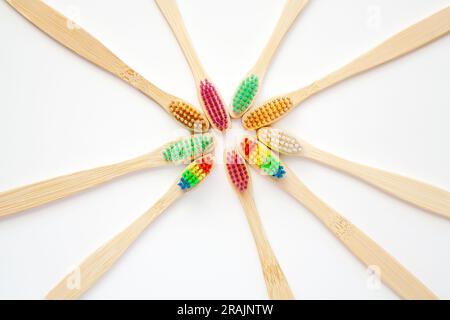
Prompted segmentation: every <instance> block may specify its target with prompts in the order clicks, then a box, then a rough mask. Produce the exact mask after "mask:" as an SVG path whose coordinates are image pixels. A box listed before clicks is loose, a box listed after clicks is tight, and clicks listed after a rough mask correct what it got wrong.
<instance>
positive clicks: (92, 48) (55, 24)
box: [7, 0, 171, 108]
mask: <svg viewBox="0 0 450 320" xmlns="http://www.w3.org/2000/svg"><path fill="white" fill-rule="evenodd" d="M7 1H8V3H9V4H10V5H11V6H12V7H14V8H15V9H16V10H17V11H18V12H19V13H20V14H22V15H23V16H24V17H25V18H27V19H28V20H29V21H30V22H32V23H33V24H34V25H36V26H37V27H38V28H39V29H41V30H42V31H44V32H45V33H47V34H48V35H49V36H50V37H52V38H53V39H55V40H56V41H58V42H59V43H61V44H62V45H64V46H66V47H67V48H69V49H70V50H72V51H74V52H75V53H77V54H78V55H80V56H81V57H83V58H85V59H86V60H88V61H90V62H92V63H94V64H96V65H97V66H99V67H101V68H103V69H104V70H106V71H108V72H110V73H112V74H114V75H116V76H118V77H120V78H121V79H122V80H124V81H126V82H128V83H130V84H131V85H132V86H134V87H136V88H138V89H139V90H141V91H142V92H143V93H144V94H145V95H147V96H148V97H150V98H152V99H153V100H155V101H156V102H158V103H159V104H160V105H161V106H162V107H164V108H167V104H168V102H169V103H170V98H171V97H170V96H169V95H167V94H166V93H165V92H163V91H162V90H160V89H159V88H157V87H156V86H154V85H153V84H151V83H150V82H149V81H147V80H145V79H144V78H143V77H142V76H141V75H139V74H138V73H137V72H136V71H134V70H133V69H131V68H130V67H129V66H127V65H126V64H125V63H124V62H123V61H122V60H120V59H119V58H118V57H117V56H116V55H115V54H114V53H112V52H111V50H109V49H108V48H107V47H105V46H104V45H103V44H102V43H101V42H100V41H99V40H97V39H96V38H94V37H93V36H92V35H91V34H89V33H88V32H86V31H85V30H84V29H82V28H81V27H79V26H78V25H76V24H75V22H73V21H71V20H70V19H68V18H67V17H65V16H63V15H62V14H60V13H59V12H57V11H56V10H54V9H53V8H51V7H50V6H48V5H46V4H45V3H44V2H43V1H40V0H7Z"/></svg>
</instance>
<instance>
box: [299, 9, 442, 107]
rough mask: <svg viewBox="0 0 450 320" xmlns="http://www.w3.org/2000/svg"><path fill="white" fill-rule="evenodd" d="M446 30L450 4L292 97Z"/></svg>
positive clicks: (413, 47)
mask: <svg viewBox="0 0 450 320" xmlns="http://www.w3.org/2000/svg"><path fill="white" fill-rule="evenodd" d="M449 31H450V7H447V8H445V9H443V10H441V11H439V12H437V13H435V14H433V15H432V16H430V17H428V18H426V19H424V20H422V21H420V22H418V23H416V24H414V25H412V26H411V27H409V28H407V29H405V30H403V31H401V32H400V33H397V34H396V35H394V36H393V37H391V38H390V39H388V40H387V41H385V42H383V43H382V44H380V45H379V46H377V47H376V48H374V49H373V50H371V51H369V52H367V53H365V54H364V55H362V56H360V57H359V58H357V59H356V60H354V61H353V62H351V63H349V64H347V65H346V66H344V67H343V68H341V69H339V70H337V71H335V72H333V73H331V74H330V75H328V76H326V77H325V78H323V79H321V80H319V81H317V82H314V83H313V84H311V85H310V86H309V87H306V88H304V89H300V90H298V91H297V92H295V93H294V94H293V98H294V100H296V102H298V101H302V100H303V99H306V98H307V97H309V96H310V95H312V94H315V93H317V92H319V91H321V90H323V89H325V88H328V87H330V86H332V85H334V84H336V83H338V82H340V81H343V80H345V79H347V78H350V77H352V76H354V75H357V74H359V73H361V72H364V71H366V70H369V69H371V68H374V67H376V66H378V65H381V64H383V63H386V62H388V61H390V60H393V59H396V58H398V57H401V56H403V55H405V54H407V53H409V52H411V51H413V50H416V49H418V48H420V47H422V46H424V45H426V44H428V43H430V42H432V41H434V40H436V39H438V38H439V37H442V36H444V35H446V34H447V33H448V32H449Z"/></svg>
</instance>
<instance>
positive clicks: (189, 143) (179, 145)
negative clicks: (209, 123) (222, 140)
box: [162, 133, 214, 162]
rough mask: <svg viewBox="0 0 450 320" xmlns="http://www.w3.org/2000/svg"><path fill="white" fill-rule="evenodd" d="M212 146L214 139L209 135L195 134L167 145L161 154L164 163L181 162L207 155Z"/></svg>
mask: <svg viewBox="0 0 450 320" xmlns="http://www.w3.org/2000/svg"><path fill="white" fill-rule="evenodd" d="M213 146H214V137H213V135H212V134H211V133H205V134H196V135H192V136H189V137H187V138H184V139H181V140H178V141H175V142H172V143H170V144H168V145H167V146H166V147H165V148H164V150H163V151H162V154H163V157H164V160H166V161H171V162H182V161H187V160H194V159H196V158H198V157H200V156H202V155H203V154H205V153H208V152H209V151H211V149H212V147H213Z"/></svg>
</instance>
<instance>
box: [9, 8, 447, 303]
mask: <svg viewBox="0 0 450 320" xmlns="http://www.w3.org/2000/svg"><path fill="white" fill-rule="evenodd" d="M46 2H47V3H48V4H50V5H52V6H53V7H54V8H56V9H58V10H59V11H61V12H63V13H65V14H66V15H69V14H71V13H73V12H75V13H77V11H78V13H79V18H77V20H78V21H79V24H80V25H82V26H83V27H84V28H85V29H86V30H88V31H89V32H90V33H91V34H93V35H94V36H96V37H97V38H98V39H100V40H101V41H102V42H103V43H104V44H105V45H106V46H108V47H109V48H110V49H112V51H113V52H115V53H116V54H117V55H118V56H119V57H121V58H122V59H123V60H124V61H125V62H126V63H128V64H129V65H131V66H132V67H134V68H135V69H136V70H137V71H138V72H140V73H142V74H143V75H144V76H145V77H146V78H148V79H149V80H150V81H152V82H154V83H155V84H157V85H158V86H160V87H161V88H162V89H164V90H166V91H168V92H171V93H173V94H175V95H177V96H179V97H182V98H184V99H186V100H187V101H190V102H192V103H195V104H196V105H198V103H197V100H196V99H197V97H196V93H195V87H194V82H193V79H192V76H191V74H190V70H189V67H188V65H187V63H186V61H185V60H184V57H183V55H182V53H181V50H180V49H179V47H178V45H177V43H176V40H175V38H174V37H173V35H172V34H171V31H170V29H169V27H168V25H167V24H166V22H165V20H164V19H163V17H162V15H161V14H160V12H159V10H158V8H157V6H156V4H155V3H154V2H153V1H151V0H135V1H108V0H95V1H92V0H78V1H75V0H58V1H57V0H46ZM283 3H284V1H281V0H245V1H241V0H228V1H219V0H214V1H207V0H189V1H187V0H179V6H180V10H181V12H182V15H183V17H184V19H185V23H186V25H187V28H188V30H189V32H190V35H191V38H192V40H193V43H194V46H195V47H196V49H197V51H198V55H199V56H200V58H201V60H202V62H203V63H204V66H205V68H206V70H207V72H208V73H209V74H210V76H211V78H212V79H213V80H214V82H215V83H216V84H217V86H218V87H219V88H220V89H221V91H222V94H223V96H224V97H225V98H226V100H227V101H230V100H231V96H232V94H233V92H234V89H235V87H236V86H237V84H238V83H239V81H240V80H241V79H242V77H243V76H244V74H245V73H246V72H247V71H248V70H249V69H250V67H251V66H252V65H253V63H254V62H255V61H256V59H257V57H258V55H259V53H260V52H261V50H262V48H263V46H264V45H265V42H266V41H267V39H268V37H269V35H270V33H271V31H272V29H273V27H274V25H275V23H276V21H277V19H278V17H279V14H280V12H281V9H282V6H283ZM449 4H450V2H449V1H448V0H427V1H424V0H414V1H413V0H396V1H391V0H341V1H332V0H314V1H310V3H309V5H308V6H307V7H306V8H305V10H304V12H303V13H302V14H301V15H300V17H299V19H298V20H297V22H296V23H295V24H294V26H293V28H292V30H291V32H290V33H289V34H288V36H287V37H286V39H285V41H284V42H283V44H282V46H281V47H280V49H279V51H278V53H277V55H276V56H275V59H274V61H273V63H272V65H271V67H270V70H269V72H268V74H267V78H266V81H265V83H264V85H263V87H262V92H261V96H260V101H261V100H263V99H267V98H269V97H271V96H273V95H278V94H281V93H284V92H288V91H291V90H294V89H297V88H299V87H301V86H304V85H307V84H309V83H310V82H312V81H314V80H316V79H318V78H320V77H321V76H324V75H326V74H327V73H328V72H330V71H333V70H335V69H336V68H338V67H340V66H341V65H343V64H344V63H347V62H349V61H350V60H352V59H353V58H355V57H356V56H358V55H359V54H361V53H363V52H365V51H366V50H368V49H370V48H372V47H373V46H374V45H376V44H378V43H380V42H381V41H382V40H384V39H385V38H387V37H388V36H390V35H392V34H394V33H396V32H398V31H400V30H401V29H403V28H405V27H407V26H409V25H411V24H412V23H415V22H417V21H419V20H421V19H422V18H425V17H427V16H429V15H430V14H432V13H433V12H435V11H437V10H439V9H441V8H443V7H445V6H447V5H449ZM377 11H379V12H380V16H379V17H378V18H379V20H378V22H379V23H378V25H377V23H376V22H377V20H373V18H374V14H376V12H377ZM75 16H76V15H75ZM375 18H377V17H376V16H375ZM374 21H375V23H373V22H374ZM0 24H1V28H0V43H1V47H0V48H1V50H0V70H1V71H0V88H1V89H0V90H1V101H0V150H1V154H0V190H2V191H5V190H8V189H11V188H14V187H18V186H22V185H26V184H29V183H32V182H36V181H40V180H43V179H48V178H51V177H55V176H58V175H62V174H67V173H71V172H75V171H78V170H82V169H88V168H93V167H96V166H100V165H104V164H110V163H114V162H118V161H121V160H126V159H129V158H132V157H134V156H137V155H140V154H144V153H146V152H148V151H151V150H153V149H155V148H156V147H158V146H160V145H161V144H163V143H165V142H166V141H168V140H170V139H173V138H177V137H178V136H180V135H183V134H186V132H185V131H184V130H183V129H180V128H179V127H178V125H177V124H176V123H175V122H174V121H172V120H171V119H170V118H169V117H168V116H167V115H166V114H165V112H163V111H162V110H161V109H160V108H159V107H158V106H157V105H156V104H155V103H154V102H152V101H150V100H148V99H147V98H146V97H145V96H144V95H142V94H140V93H139V92H137V91H136V90H134V89H133V88H131V87H129V86H128V85H127V84H125V83H123V82H122V81H120V80H119V79H117V78H115V77H113V76H112V75H110V74H109V73H107V72H104V71H102V70H100V69H98V68H97V67H96V66H94V65H92V64H90V63H88V62H86V61H84V60H83V59H82V58H80V57H79V56H77V55H75V54H73V53H72V52H70V51H69V50H67V49H65V48H64V47H62V46H61V45H60V44H58V43H56V42H55V41H54V40H52V39H50V38H49V37H48V36H47V35H45V34H44V33H42V32H41V31H39V30H38V29H37V28H36V27H34V26H33V25H32V24H30V23H29V22H28V21H26V20H25V19H24V18H23V17H22V16H21V15H19V14H18V13H17V12H16V11H15V10H14V9H12V8H11V7H10V6H9V5H8V4H7V3H6V2H5V1H1V2H0ZM449 56H450V38H449V37H448V36H447V37H444V38H442V39H440V40H438V41H437V42H434V43H433V44H431V45H429V46H427V47H425V48H423V49H421V50H419V51H416V52H414V53H412V54H410V55H408V56H406V57H404V58H402V59H399V60H396V61H394V62H392V63H389V64H387V65H384V66H382V67H379V68H377V69H375V70H372V71H370V72H367V73H365V74H363V75H360V76H358V77H356V78H353V79H350V80H348V81H345V82H344V83H342V84H340V85H337V86H335V87H333V88H331V89H329V90H326V91H325V92H323V93H321V94H319V95H317V96H316V97H314V98H312V99H310V100H308V101H306V102H305V103H304V105H303V106H302V107H301V108H298V109H297V110H296V111H295V112H293V113H292V114H291V115H290V116H289V117H287V118H285V119H283V120H282V121H281V122H280V123H279V126H280V127H282V128H284V129H287V130H289V131H291V132H292V133H294V134H296V135H297V136H299V137H301V138H303V139H305V140H306V141H308V142H310V143H312V144H314V145H315V146H317V147H319V148H322V149H324V150H326V151H330V152H333V153H335V154H338V155H340V156H342V157H345V158H348V159H351V160H354V161H358V162H361V163H364V164H369V165H373V166H376V167H379V168H382V169H386V170H389V171H394V172H398V173H401V174H404V175H407V176H410V177H414V178H417V179H419V180H423V181H426V182H429V183H432V184H435V185H437V186H440V187H443V188H445V189H448V190H450V169H449V163H450V151H449V150H450V149H449V148H448V146H449V141H450V125H449V119H450V91H449V83H450V59H449ZM233 125H234V131H233V132H231V133H230V135H229V136H230V139H229V140H228V142H227V143H228V144H231V143H232V137H235V136H237V135H239V134H240V133H241V130H242V129H240V123H239V122H238V121H235V122H234V123H233ZM237 133H239V134H237ZM221 157H222V155H221V150H220V148H219V150H218V158H220V159H221ZM286 161H287V163H288V164H289V165H290V166H291V168H292V169H293V170H294V171H295V172H296V173H297V174H298V176H299V177H301V178H302V179H303V180H304V182H305V183H306V184H307V185H308V186H309V187H310V188H311V189H312V190H313V191H314V192H315V193H316V194H317V195H319V196H320V197H321V198H322V199H324V200H325V201H326V202H327V203H329V204H330V205H331V206H332V207H334V208H335V209H337V210H338V211H339V212H341V213H342V214H343V215H344V216H346V217H347V218H349V219H350V220H351V221H352V222H353V223H354V224H356V225H357V226H358V227H359V228H361V229H362V230H364V231H365V232H366V233H367V234H368V235H370V236H371V237H372V238H373V239H374V240H376V241H377V242H378V243H379V244H380V245H381V246H383V247H384V248H385V249H386V250H387V251H389V252H390V253H391V254H392V255H394V256H395V257H396V258H397V259H398V260H399V261H400V262H401V263H402V264H403V265H404V266H405V267H407V268H408V269H409V270H410V271H411V272H413V273H414V274H415V275H416V276H417V277H418V278H420V279H421V280H422V281H423V282H424V283H425V284H426V285H427V286H428V287H429V288H431V289H432V290H433V291H434V292H435V293H436V294H437V295H438V296H439V297H441V298H445V299H449V298H450V274H449V270H450V249H449V248H450V222H449V221H448V220H445V219H443V218H440V217H438V216H435V215H432V214H429V213H426V212H424V211H422V210H419V209H416V208H414V207H412V206H410V205H407V204H405V203H403V202H400V201H398V200H396V199H394V198H392V197H390V196H387V195H385V194H383V193H382V192H379V191H377V190H375V189H373V188H372V187H370V186H367V185H365V184H363V183H361V182H359V181H357V180H355V179H353V178H351V177H348V176H346V175H343V174H341V173H338V172H336V171H334V170H332V169H328V168H325V167H323V166H321V165H318V164H315V163H312V162H310V161H306V160H300V159H287V160H286ZM181 169H182V168H173V167H172V168H170V167H169V168H164V169H154V170H149V171H147V172H141V173H137V174H133V175H131V176H129V177H124V178H121V179H119V180H116V181H114V182H112V183H109V184H106V185H103V186H101V187H98V188H95V189H91V190H89V191H87V192H84V193H82V194H79V195H76V196H74V197H70V198H67V199H64V200H62V201H58V202H56V203H52V204H49V205H47V206H44V207H41V208H38V209H34V210H30V211H28V212H26V213H23V214H19V215H15V216H11V217H8V218H6V219H2V220H1V221H0V298H2V299H11V298H37V299H40V298H43V297H44V296H45V294H46V293H47V292H48V290H49V289H50V288H51V287H52V286H53V285H54V284H56V283H57V282H58V281H59V280H60V279H61V278H62V277H63V276H64V275H65V274H66V273H67V272H68V271H69V270H70V268H71V267H73V266H75V265H77V264H78V263H79V262H81V261H82V260H83V258H85V257H86V256H87V255H88V254H90V253H91V252H92V251H93V250H94V249H96V248H97V247H98V246H99V245H101V244H103V243H104V242H105V241H106V240H108V239H109V238H111V237H112V236H113V235H115V234H116V233H117V232H118V231H120V230H121V229H122V228H124V227H125V226H127V225H128V224H129V223H130V222H131V221H133V220H134V219H135V218H136V217H138V216H139V215H140V214H142V213H143V212H144V211H146V210H147V208H149V207H150V206H151V205H152V204H153V203H154V202H155V201H156V200H157V199H158V198H159V197H160V196H161V195H162V194H163V193H164V191H165V189H166V188H168V187H169V186H170V184H171V183H173V181H174V180H175V179H176V177H177V175H178V174H179V172H180V171H181ZM253 181H254V191H255V197H256V201H257V205H258V208H259V211H260V214H261V216H262V220H263V223H264V225H265V228H266V231H267V234H268V237H269V240H270V242H271V244H272V246H273V248H274V251H275V252H276V254H277V257H278V259H279V261H280V263H281V265H282V267H283V269H284V272H285V274H286V276H287V278H288V280H289V282H290V285H291V287H292V289H293V291H294V293H295V295H296V297H297V298H299V299H350V298H353V299H397V296H396V295H395V294H394V293H393V292H392V291H391V290H390V289H388V288H387V287H385V286H381V287H380V288H378V289H374V288H372V287H371V286H368V284H367V283H368V273H367V272H366V269H365V267H364V266H363V265H362V264H361V263H360V262H359V261H358V260H356V258H354V257H353V256H352V254H350V253H349V252H348V251H347V250H346V248H345V247H344V246H342V245H341V244H340V243H339V242H338V241H337V240H336V239H335V238H334V236H333V235H331V234H330V233H329V232H328V231H327V229H325V227H323V226H322V225H321V224H320V222H318V220H316V219H315V217H314V216H313V215H312V214H310V213H309V212H308V211H307V210H306V209H304V208H303V207H302V206H301V205H300V204H299V203H297V202H296V201H295V200H293V199H292V198H290V197H289V196H288V195H287V194H285V193H283V192H282V191H280V190H278V189H277V188H276V186H275V185H273V184H270V183H268V182H267V181H266V180H265V179H263V178H261V177H259V176H256V174H253ZM84 298H87V299H103V298H105V299H110V298H120V299H122V298H124V299H129V298H137V299H144V298H145V299H166V298H186V299H187V298H189V299H197V298H199V299H201V298H210V299H222V298H223V299H241V298H242V299H265V298H267V295H266V291H265V285H264V281H263V277H262V273H261V269H260V266H259V260H258V257H257V253H256V249H255V245H254V242H253V239H252V236H251V234H250V230H249V228H248V225H247V222H246V220H245V216H244V213H243V211H242V209H241V207H240V204H239V202H238V199H237V197H236V196H235V194H234V193H233V191H232V189H231V188H230V187H229V185H228V183H227V181H226V179H225V173H224V170H223V168H222V165H219V166H218V167H217V169H216V170H215V171H214V173H213V174H212V176H211V177H210V178H209V179H208V180H207V181H206V182H205V183H204V184H203V185H201V186H200V187H199V188H198V189H197V190H195V191H193V192H190V193H189V194H188V195H186V196H185V197H184V198H183V199H181V200H180V201H179V202H177V203H176V204H175V205H174V206H172V207H171V208H169V209H168V210H167V211H166V212H165V214H164V215H163V216H162V217H161V218H160V219H158V220H157V221H156V222H155V223H154V224H153V225H152V226H151V227H150V228H149V229H148V230H147V231H146V232H145V233H144V234H143V236H142V237H141V238H140V239H139V240H138V241H137V243H135V245H133V247H132V248H131V250H129V251H128V252H127V253H126V254H125V255H124V256H123V257H122V259H121V260H120V261H119V262H118V263H117V264H116V265H115V266H114V267H113V268H112V270H110V272H108V273H107V274H106V275H105V276H104V277H103V278H102V279H101V280H100V281H99V282H98V283H97V285H95V287H94V288H92V289H91V290H90V291H89V292H88V293H87V294H86V295H85V296H84Z"/></svg>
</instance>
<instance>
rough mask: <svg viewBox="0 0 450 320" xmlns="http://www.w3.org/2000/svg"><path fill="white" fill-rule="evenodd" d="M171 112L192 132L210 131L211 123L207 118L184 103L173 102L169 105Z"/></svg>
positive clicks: (179, 101)
mask: <svg viewBox="0 0 450 320" xmlns="http://www.w3.org/2000/svg"><path fill="white" fill-rule="evenodd" d="M169 111H170V113H171V114H172V115H173V117H174V118H175V119H176V120H177V121H178V122H180V123H181V124H182V125H185V126H187V127H188V128H189V129H190V130H192V131H207V130H208V129H209V122H208V120H207V119H206V118H205V116H204V115H203V114H202V113H201V112H200V111H198V110H197V109H196V108H195V107H193V106H191V105H190V104H188V103H186V102H184V101H181V100H176V101H172V102H171V103H170V105H169Z"/></svg>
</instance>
